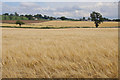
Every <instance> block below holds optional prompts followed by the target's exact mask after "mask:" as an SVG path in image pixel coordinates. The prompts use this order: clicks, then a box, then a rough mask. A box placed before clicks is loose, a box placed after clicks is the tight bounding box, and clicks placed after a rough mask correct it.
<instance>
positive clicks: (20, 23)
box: [16, 20, 25, 27]
mask: <svg viewBox="0 0 120 80" xmlns="http://www.w3.org/2000/svg"><path fill="white" fill-rule="evenodd" d="M16 24H19V26H20V27H21V25H22V24H25V23H24V22H22V21H19V20H18V21H16Z"/></svg>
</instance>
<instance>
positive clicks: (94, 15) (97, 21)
mask: <svg viewBox="0 0 120 80" xmlns="http://www.w3.org/2000/svg"><path fill="white" fill-rule="evenodd" d="M90 17H91V20H92V21H94V23H95V26H96V28H98V26H99V24H101V23H102V22H103V18H102V15H101V14H100V13H98V12H95V11H94V12H92V13H91V14H90Z"/></svg>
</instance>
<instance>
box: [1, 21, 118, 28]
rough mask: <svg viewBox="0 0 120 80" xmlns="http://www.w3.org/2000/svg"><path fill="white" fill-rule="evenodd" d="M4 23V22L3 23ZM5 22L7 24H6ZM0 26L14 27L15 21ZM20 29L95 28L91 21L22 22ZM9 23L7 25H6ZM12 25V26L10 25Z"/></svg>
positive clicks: (113, 23)
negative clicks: (23, 23)
mask: <svg viewBox="0 0 120 80" xmlns="http://www.w3.org/2000/svg"><path fill="white" fill-rule="evenodd" d="M4 22H5V21H4ZM6 22H7V23H6ZM6 22H5V23H3V24H2V26H3V27H4V26H16V27H19V25H16V24H13V22H14V23H15V21H6ZM23 22H25V23H26V24H25V25H22V27H95V25H94V22H92V21H23ZM8 23H9V24H8ZM10 23H12V24H10ZM99 27H118V22H103V23H102V24H100V26H99Z"/></svg>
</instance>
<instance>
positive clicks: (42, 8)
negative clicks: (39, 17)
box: [2, 0, 118, 19]
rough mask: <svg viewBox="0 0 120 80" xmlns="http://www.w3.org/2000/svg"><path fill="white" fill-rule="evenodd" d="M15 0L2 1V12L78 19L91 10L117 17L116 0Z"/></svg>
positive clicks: (88, 13)
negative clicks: (60, 0) (61, 0)
mask: <svg viewBox="0 0 120 80" xmlns="http://www.w3.org/2000/svg"><path fill="white" fill-rule="evenodd" d="M6 1H13V2H6ZM14 1H16V2H14ZM17 1H19V0H4V2H3V3H2V12H3V13H6V12H8V13H14V12H17V13H19V14H43V15H48V16H54V17H60V16H66V17H69V18H78V19H79V18H81V17H89V16H90V13H91V12H92V11H97V12H100V13H101V14H102V15H103V16H104V17H107V18H118V3H117V2H116V1H118V0H104V1H106V2H102V1H103V0H92V1H96V2H90V0H89V2H87V1H88V0H86V2H82V1H83V0H77V1H81V2H67V1H68V0H64V1H66V2H56V1H59V0H52V1H55V2H42V0H37V1H41V2H35V0H34V2H32V0H24V1H26V2H17ZM20 1H22V0H20ZM27 1H30V2H27ZM44 1H49V0H44ZM69 1H73V0H69ZM74 1H75V0H74ZM97 1H98V2H97ZM100 1H101V2H100ZM107 1H108V2H107ZM110 1H111V2H110Z"/></svg>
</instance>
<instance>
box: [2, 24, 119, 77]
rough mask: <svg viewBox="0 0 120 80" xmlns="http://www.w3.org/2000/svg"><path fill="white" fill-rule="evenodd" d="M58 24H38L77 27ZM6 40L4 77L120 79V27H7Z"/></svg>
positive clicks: (3, 43)
mask: <svg viewBox="0 0 120 80" xmlns="http://www.w3.org/2000/svg"><path fill="white" fill-rule="evenodd" d="M55 23H56V22H55ZM55 23H54V22H51V23H49V22H43V23H35V25H38V27H39V26H40V25H52V24H54V25H55V26H56V27H59V25H60V26H63V25H65V26H66V25H72V24H73V25H74V23H67V24H65V23H64V22H63V23H64V24H61V23H60V24H59V23H56V24H55ZM75 24H76V26H77V24H78V25H80V24H79V23H77V22H75ZM108 24H109V23H108ZM108 24H107V22H106V24H104V25H105V26H113V25H114V26H116V25H117V23H112V24H111V25H110V24H109V25H108ZM3 25H4V24H3ZM30 25H31V24H30ZM32 25H34V23H32ZM73 25H72V26H73ZM81 25H83V24H81ZM86 25H90V26H92V25H93V24H92V23H89V24H87V22H86ZM23 26H24V25H23ZM2 40H3V42H2V59H3V60H2V64H3V70H2V77H3V78H61V77H62V78H117V77H118V75H117V74H118V28H81V29H75V28H73V29H22V28H21V29H16V28H9V29H8V28H3V29H2Z"/></svg>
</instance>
